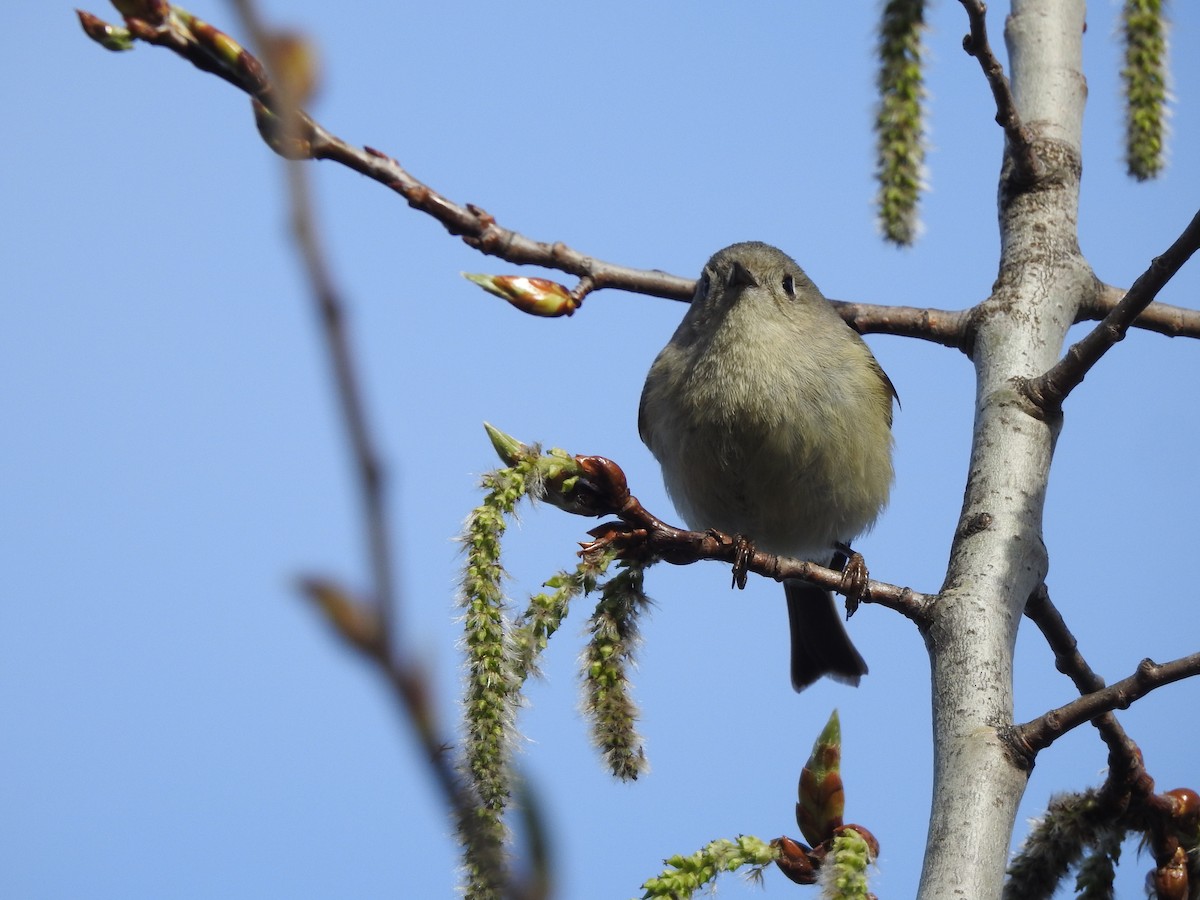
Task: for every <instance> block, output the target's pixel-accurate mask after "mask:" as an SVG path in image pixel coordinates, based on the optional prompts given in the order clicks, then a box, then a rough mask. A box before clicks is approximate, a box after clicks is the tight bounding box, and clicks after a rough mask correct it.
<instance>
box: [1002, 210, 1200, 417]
mask: <svg viewBox="0 0 1200 900" xmlns="http://www.w3.org/2000/svg"><path fill="white" fill-rule="evenodd" d="M1198 248H1200V212H1198V213H1196V215H1195V216H1193V217H1192V221H1191V222H1189V223H1188V226H1187V228H1185V229H1184V230H1183V233H1182V234H1180V235H1179V237H1178V238H1176V239H1175V242H1174V243H1173V244H1171V246H1170V247H1168V248H1167V249H1166V251H1165V252H1163V254H1162V255H1161V256H1156V257H1155V258H1154V259H1153V260H1152V261H1151V262H1150V267H1149V268H1147V269H1146V271H1145V272H1143V273H1142V274H1141V275H1140V276H1138V279H1137V281H1135V282H1134V283H1133V286H1132V287H1131V288H1130V289H1129V291H1128V292H1127V293H1126V294H1125V297H1124V299H1123V300H1121V302H1120V303H1118V304H1117V305H1116V306H1114V307H1113V308H1112V310H1111V311H1110V312H1109V313H1108V315H1106V316H1105V317H1104V318H1103V319H1102V320H1101V322H1100V324H1099V325H1097V326H1096V327H1095V328H1094V329H1093V330H1092V331H1091V332H1090V333H1089V334H1088V335H1086V336H1085V337H1084V338H1083V339H1082V340H1080V341H1077V342H1076V343H1074V344H1072V345H1071V347H1069V348H1068V349H1067V352H1066V354H1065V355H1064V356H1063V358H1062V359H1060V360H1059V361H1058V362H1057V363H1056V364H1055V365H1053V366H1052V367H1051V368H1050V369H1049V371H1047V372H1046V373H1045V374H1044V375H1041V376H1039V377H1038V378H1033V379H1030V380H1028V381H1026V382H1025V384H1024V390H1025V394H1026V396H1028V397H1029V399H1030V400H1032V401H1033V402H1034V403H1035V404H1036V405H1037V406H1038V407H1039V408H1041V409H1042V410H1044V411H1046V412H1048V413H1050V412H1057V411H1058V410H1060V409H1061V408H1062V402H1063V400H1065V399H1066V397H1067V395H1068V394H1070V393H1071V391H1073V390H1074V389H1075V388H1076V387H1078V386H1079V385H1080V384H1081V383H1082V382H1083V379H1084V377H1085V376H1086V375H1087V373H1088V372H1089V371H1090V370H1091V368H1092V366H1094V365H1095V364H1096V363H1097V362H1099V361H1100V357H1102V356H1103V355H1104V354H1105V353H1107V352H1108V350H1109V349H1110V348H1111V347H1112V346H1113V345H1114V344H1116V343H1117V342H1118V341H1120V340H1122V339H1123V338H1124V337H1125V334H1126V332H1127V331H1128V330H1129V328H1130V326H1131V325H1132V324H1133V323H1134V321H1135V320H1136V319H1137V317H1138V316H1139V315H1140V314H1141V312H1142V311H1143V310H1144V309H1146V307H1148V306H1149V305H1150V303H1151V301H1153V300H1154V298H1155V297H1156V296H1157V295H1158V292H1159V291H1160V290H1162V288H1163V286H1164V285H1166V283H1167V282H1168V281H1170V280H1171V278H1173V277H1174V275H1175V273H1176V272H1178V271H1179V270H1180V268H1182V267H1183V264H1184V263H1186V262H1187V261H1188V260H1189V259H1190V258H1191V256H1192V254H1193V253H1195V252H1196V250H1197V249H1198Z"/></svg>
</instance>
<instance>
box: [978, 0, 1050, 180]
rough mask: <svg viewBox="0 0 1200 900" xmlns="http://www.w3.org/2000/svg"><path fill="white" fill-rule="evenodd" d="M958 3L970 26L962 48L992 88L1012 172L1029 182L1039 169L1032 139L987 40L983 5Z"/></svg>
mask: <svg viewBox="0 0 1200 900" xmlns="http://www.w3.org/2000/svg"><path fill="white" fill-rule="evenodd" d="M960 2H961V3H962V5H963V8H964V9H965V10H966V11H967V20H968V22H970V26H971V31H970V32H969V33H968V34H966V35H965V36H964V37H963V50H965V51H966V52H967V53H968V54H969V55H970V56H973V57H975V59H977V60H978V61H979V66H980V68H982V69H983V75H984V77H985V78H986V79H987V82H988V86H989V87H990V88H991V89H992V97H994V98H995V100H996V123H997V124H998V125H999V126H1000V127H1001V128H1003V129H1004V135H1005V137H1006V138H1008V153H1009V155H1010V156H1011V157H1012V160H1013V165H1014V166H1015V167H1016V169H1015V172H1014V175H1015V176H1016V177H1017V179H1018V180H1020V181H1023V182H1026V183H1028V182H1031V181H1033V180H1034V179H1035V178H1036V177H1037V174H1038V170H1039V166H1038V161H1037V156H1036V155H1035V154H1034V152H1033V139H1032V137H1031V136H1030V134H1029V130H1028V129H1027V128H1026V127H1025V126H1024V125H1022V124H1021V117H1020V115H1019V114H1018V113H1017V103H1016V101H1015V100H1014V99H1013V93H1012V87H1011V86H1010V85H1009V83H1008V78H1007V76H1005V74H1004V67H1003V66H1002V65H1000V60H999V59H997V58H996V54H995V52H993V50H992V45H991V43H990V42H989V41H988V34H987V4H986V3H983V2H982V0H960Z"/></svg>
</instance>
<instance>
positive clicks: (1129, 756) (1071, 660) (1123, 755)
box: [1025, 584, 1142, 782]
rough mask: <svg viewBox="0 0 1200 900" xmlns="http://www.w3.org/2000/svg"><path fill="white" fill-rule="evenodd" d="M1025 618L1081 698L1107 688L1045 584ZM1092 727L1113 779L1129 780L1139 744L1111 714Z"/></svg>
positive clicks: (1027, 606)
mask: <svg viewBox="0 0 1200 900" xmlns="http://www.w3.org/2000/svg"><path fill="white" fill-rule="evenodd" d="M1025 615H1026V616H1028V617H1029V619H1030V620H1031V621H1032V622H1033V623H1034V624H1035V625H1037V627H1038V629H1039V630H1040V631H1041V632H1042V635H1043V636H1044V637H1045V638H1046V643H1048V644H1049V645H1050V649H1051V650H1053V651H1054V664H1055V667H1056V668H1057V669H1058V671H1060V672H1062V673H1063V674H1064V675H1066V676H1067V677H1068V678H1070V679H1071V681H1072V682H1074V684H1075V687H1076V688H1077V689H1078V690H1079V693H1080V694H1081V695H1087V694H1092V693H1095V692H1096V691H1100V690H1103V689H1104V687H1105V685H1104V679H1103V678H1101V677H1100V676H1099V675H1097V674H1096V672H1095V671H1093V669H1092V667H1091V666H1089V665H1088V663H1087V660H1086V659H1084V658H1083V654H1081V653H1080V652H1079V642H1078V641H1076V640H1075V635H1074V634H1072V633H1071V629H1070V628H1068V627H1067V623H1066V622H1065V621H1064V620H1063V617H1062V614H1061V613H1059V611H1058V608H1057V607H1056V606H1055V605H1054V603H1053V602H1051V600H1050V592H1049V590H1048V589H1047V588H1046V585H1045V584H1042V585H1041V586H1040V587H1039V588H1038V590H1037V591H1035V592H1034V594H1033V596H1032V597H1030V598H1029V602H1028V603H1026V604H1025ZM1092 724H1093V725H1095V726H1096V729H1097V731H1099V733H1100V738H1101V740H1103V741H1104V743H1105V744H1106V745H1107V747H1108V770H1109V778H1110V780H1113V781H1119V782H1126V781H1128V780H1129V775H1128V773H1130V772H1133V771H1135V770H1137V769H1140V768H1141V766H1142V762H1141V756H1140V754H1139V753H1138V749H1137V745H1136V744H1135V743H1134V742H1133V741H1132V740H1131V739H1130V737H1129V735H1128V734H1126V733H1125V729H1124V728H1122V727H1121V723H1120V722H1118V721H1117V717H1116V716H1115V715H1114V714H1113V713H1111V712H1107V713H1104V714H1103V715H1102V716H1098V717H1097V718H1095V719H1093V720H1092Z"/></svg>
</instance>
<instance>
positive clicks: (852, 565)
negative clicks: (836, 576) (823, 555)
mask: <svg viewBox="0 0 1200 900" xmlns="http://www.w3.org/2000/svg"><path fill="white" fill-rule="evenodd" d="M835 546H836V548H837V553H835V554H834V556H833V562H832V563H831V568H834V569H840V570H841V572H842V586H841V587H840V588H838V593H840V594H843V595H844V596H845V598H846V618H847V619H849V618H850V617H851V616H852V615H854V614H855V613H856V612H857V611H858V604H859V603H860V602H861V601H862V599H863V597H865V596H867V582H868V581H869V580H870V578H871V574H870V573H869V572H868V571H867V563H866V560H864V559H863V556H862V554H861V553H859V552H858V551H856V550H851V549H850V545H849V544H842V543H838V544H836V545H835Z"/></svg>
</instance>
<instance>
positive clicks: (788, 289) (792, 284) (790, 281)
mask: <svg viewBox="0 0 1200 900" xmlns="http://www.w3.org/2000/svg"><path fill="white" fill-rule="evenodd" d="M783 292H784V293H785V294H787V295H788V296H789V297H793V298H794V297H795V296H796V279H795V278H793V277H792V276H791V275H784V276H783Z"/></svg>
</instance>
